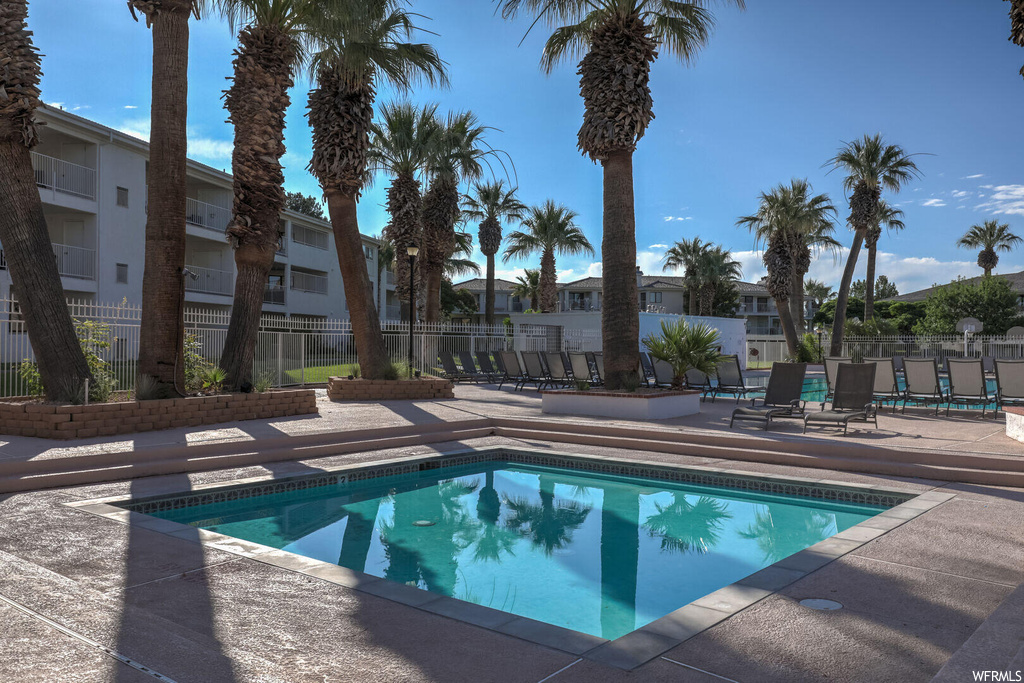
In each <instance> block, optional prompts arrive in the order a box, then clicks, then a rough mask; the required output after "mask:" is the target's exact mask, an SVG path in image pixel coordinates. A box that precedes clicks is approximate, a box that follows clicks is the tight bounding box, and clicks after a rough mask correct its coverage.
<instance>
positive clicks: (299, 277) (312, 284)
mask: <svg viewBox="0 0 1024 683" xmlns="http://www.w3.org/2000/svg"><path fill="white" fill-rule="evenodd" d="M292 289H294V290H295V291H297V292H309V293H310V294H326V293H327V276H326V275H314V274H313V273H302V272H296V271H294V270H293V271H292Z"/></svg>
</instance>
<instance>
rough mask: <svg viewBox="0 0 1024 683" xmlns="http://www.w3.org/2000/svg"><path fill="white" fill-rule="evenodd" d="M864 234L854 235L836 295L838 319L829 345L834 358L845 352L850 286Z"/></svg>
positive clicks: (863, 232) (833, 324)
mask: <svg viewBox="0 0 1024 683" xmlns="http://www.w3.org/2000/svg"><path fill="white" fill-rule="evenodd" d="M864 234H865V231H864V230H857V231H856V232H855V233H854V235H853V245H851V246H850V255H849V256H848V257H847V259H846V268H844V269H843V279H842V281H841V282H840V283H839V293H838V294H837V295H836V319H835V320H834V321H833V322H832V341H831V342H830V343H829V351H828V352H829V354H830V355H832V356H838V355H839V354H840V353H842V350H843V328H844V327H845V325H846V307H847V305H848V304H849V303H850V285H851V284H853V271H854V270H856V269H857V257H858V256H859V255H860V249H861V245H863V244H864Z"/></svg>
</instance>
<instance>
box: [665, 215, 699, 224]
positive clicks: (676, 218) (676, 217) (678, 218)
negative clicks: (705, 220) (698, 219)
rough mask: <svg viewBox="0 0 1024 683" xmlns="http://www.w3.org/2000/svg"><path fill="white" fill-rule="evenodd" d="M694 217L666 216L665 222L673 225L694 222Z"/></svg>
mask: <svg viewBox="0 0 1024 683" xmlns="http://www.w3.org/2000/svg"><path fill="white" fill-rule="evenodd" d="M692 220H693V216H665V222H666V223H671V222H672V221H692Z"/></svg>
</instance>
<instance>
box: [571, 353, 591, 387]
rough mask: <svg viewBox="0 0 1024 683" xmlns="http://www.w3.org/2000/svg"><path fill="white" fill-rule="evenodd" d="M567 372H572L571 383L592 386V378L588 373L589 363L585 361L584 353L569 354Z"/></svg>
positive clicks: (589, 372)
mask: <svg viewBox="0 0 1024 683" xmlns="http://www.w3.org/2000/svg"><path fill="white" fill-rule="evenodd" d="M569 370H571V371H572V378H573V381H576V382H590V383H591V384H594V376H593V374H591V371H590V361H588V360H587V355H586V354H585V353H582V352H580V353H570V354H569Z"/></svg>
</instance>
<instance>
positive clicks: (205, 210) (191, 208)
mask: <svg viewBox="0 0 1024 683" xmlns="http://www.w3.org/2000/svg"><path fill="white" fill-rule="evenodd" d="M185 220H186V221H187V222H189V223H191V224H192V225H198V226H199V227H201V228H206V229H208V230H216V231H217V232H220V233H223V232H224V231H225V230H227V229H228V223H230V222H231V209H225V208H224V207H222V206H217V205H216V204H210V203H208V202H201V201H199V200H198V199H193V198H192V197H187V198H186V199H185Z"/></svg>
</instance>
